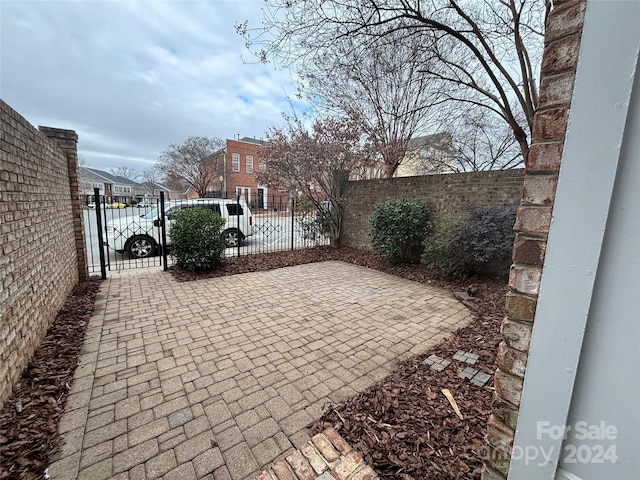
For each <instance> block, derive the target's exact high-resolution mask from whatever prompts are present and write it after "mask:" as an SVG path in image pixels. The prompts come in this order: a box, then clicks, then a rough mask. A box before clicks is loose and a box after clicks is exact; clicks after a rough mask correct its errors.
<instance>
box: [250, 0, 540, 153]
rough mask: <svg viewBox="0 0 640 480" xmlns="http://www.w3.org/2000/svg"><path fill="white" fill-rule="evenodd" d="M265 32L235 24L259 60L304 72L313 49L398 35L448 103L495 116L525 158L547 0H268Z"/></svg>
mask: <svg viewBox="0 0 640 480" xmlns="http://www.w3.org/2000/svg"><path fill="white" fill-rule="evenodd" d="M266 3H267V5H266V8H265V9H264V18H263V27H261V28H258V29H254V30H252V29H249V28H248V25H247V24H246V23H244V24H240V25H237V30H238V32H239V33H240V34H242V35H244V37H245V39H246V42H247V46H248V47H249V48H250V49H252V51H253V52H254V53H255V54H256V55H257V56H258V58H259V59H260V60H261V61H264V62H266V61H274V62H276V63H277V64H279V65H282V66H287V67H294V68H300V66H301V67H302V68H304V67H305V66H306V65H308V64H306V63H305V62H306V60H307V59H308V58H309V55H311V54H313V55H317V53H313V52H322V51H331V48H332V46H333V44H334V43H335V42H336V41H338V40H340V39H343V38H350V39H352V41H353V42H354V44H357V45H359V46H361V47H362V48H363V49H366V48H367V47H368V46H369V45H371V44H375V43H376V42H377V41H379V39H381V38H385V37H389V38H391V37H392V36H397V35H399V36H400V38H403V39H404V40H402V41H403V43H404V44H415V45H422V46H423V48H424V49H425V50H427V51H428V52H429V55H428V56H429V57H431V56H433V58H435V59H436V60H437V61H436V62H430V63H429V64H428V65H425V73H428V74H429V75H430V76H431V77H433V78H437V79H439V80H440V81H441V82H442V84H443V86H444V88H443V91H444V92H446V95H445V98H446V99H448V100H449V101H455V102H462V103H466V104H472V105H476V106H478V107H481V108H486V109H489V110H491V111H493V112H494V113H495V114H496V115H497V116H498V117H499V118H501V119H502V120H503V121H504V122H506V124H507V125H508V126H509V128H510V129H511V131H512V132H513V136H514V137H515V140H516V142H517V143H518V146H519V148H520V150H521V153H522V156H523V158H524V157H526V154H527V152H528V148H529V135H530V131H531V128H532V125H533V113H534V111H535V109H536V106H537V104H538V91H537V83H538V82H537V75H538V64H539V57H540V56H541V53H542V37H543V30H544V19H545V14H546V13H548V11H549V10H550V8H551V0H544V1H543V0H502V1H499V2H497V1H495V0H367V1H363V2H345V1H343V0H305V1H299V2H291V1H288V0H267V1H266Z"/></svg>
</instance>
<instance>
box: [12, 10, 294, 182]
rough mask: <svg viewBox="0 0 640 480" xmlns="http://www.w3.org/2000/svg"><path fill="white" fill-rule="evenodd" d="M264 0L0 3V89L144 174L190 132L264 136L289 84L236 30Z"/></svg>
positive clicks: (35, 115)
mask: <svg viewBox="0 0 640 480" xmlns="http://www.w3.org/2000/svg"><path fill="white" fill-rule="evenodd" d="M262 3H263V2H262V1H261V0H227V1H225V0H208V1H196V0H181V1H178V0H174V1H160V0H147V1H136V2H134V1H124V0H118V1H110V0H98V1H95V0H78V1H73V0H64V1H61V0H49V1H46V0H38V1H35V0H15V1H14V0H0V19H1V20H0V21H1V24H0V27H1V28H0V31H1V33H0V36H1V38H0V41H1V43H0V60H1V62H0V96H1V97H2V99H3V100H4V101H5V102H6V103H8V104H9V105H10V106H11V107H12V108H13V109H15V110H17V111H18V113H20V114H21V115H22V116H24V117H25V118H26V119H27V120H28V121H29V122H30V123H31V124H32V125H34V126H38V125H45V126H49V127H59V128H69V129H73V130H75V131H76V132H77V133H78V135H79V142H78V151H79V155H80V156H81V157H82V158H83V159H84V160H85V161H86V163H87V164H88V165H89V166H91V167H95V168H100V169H104V170H108V169H110V168H115V167H120V166H128V167H130V168H134V169H136V170H139V171H143V170H146V169H148V168H150V167H151V166H152V165H153V163H154V162H155V161H156V159H157V157H158V155H159V154H160V152H161V151H162V150H164V149H165V148H166V147H167V146H168V145H169V144H171V143H181V142H183V141H184V140H186V139H187V138H188V137H189V136H207V137H219V138H222V139H225V138H234V136H235V135H237V134H239V135H240V136H241V137H243V136H248V137H257V138H263V137H264V135H265V131H266V130H267V129H268V128H269V127H270V126H272V125H277V124H281V123H282V117H281V112H283V111H290V106H289V101H288V100H287V96H291V97H293V96H294V94H295V91H296V88H295V85H294V84H293V83H292V82H291V78H290V74H289V72H287V71H276V70H275V69H274V68H273V66H269V65H266V66H265V65H260V64H257V63H255V60H254V58H253V57H252V56H251V55H250V54H248V53H247V52H246V50H245V47H244V41H243V39H242V37H240V36H239V35H237V34H236V33H235V30H234V25H235V23H236V22H240V21H243V20H245V19H249V23H250V25H259V24H260V20H261V18H262V14H261V7H262ZM243 57H244V59H243ZM294 105H295V108H296V109H298V110H302V109H304V108H305V106H304V105H303V104H299V103H294Z"/></svg>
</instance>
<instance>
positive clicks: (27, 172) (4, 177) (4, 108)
mask: <svg viewBox="0 0 640 480" xmlns="http://www.w3.org/2000/svg"><path fill="white" fill-rule="evenodd" d="M46 130H48V133H49V134H53V133H55V134H56V135H58V137H59V138H58V140H54V141H52V140H50V139H49V138H47V136H46V135H45V134H43V133H41V132H39V131H38V130H36V129H35V128H34V127H33V126H32V125H30V124H29V123H28V122H27V121H26V120H25V119H24V118H23V117H22V116H20V115H19V114H18V113H17V112H15V111H14V110H13V109H12V108H11V107H9V106H8V105H7V104H6V103H5V102H3V101H2V100H0V133H1V137H0V251H1V253H2V255H1V256H0V282H1V284H0V287H1V288H0V406H1V404H2V403H3V402H4V401H5V400H6V399H7V397H8V396H9V395H10V394H11V390H12V387H13V385H14V383H15V382H16V381H17V380H18V379H19V377H20V375H21V374H22V371H23V370H24V368H25V367H26V365H27V364H28V362H29V360H30V359H31V357H32V356H33V354H34V352H35V350H36V348H37V347H38V345H39V344H40V342H41V340H42V338H43V337H44V335H45V333H46V331H47V328H48V327H49V325H50V323H51V321H52V320H53V319H54V318H55V315H56V314H57V312H58V311H59V309H60V308H61V306H62V305H63V303H64V301H65V299H66V297H67V296H68V294H69V293H70V292H71V290H72V288H73V287H74V286H75V285H76V284H77V283H78V280H79V279H80V278H81V277H82V278H84V277H83V275H86V271H85V272H83V275H79V263H80V265H85V264H84V263H83V262H86V260H85V257H84V243H82V245H81V252H82V259H81V261H80V262H79V260H78V259H79V254H78V250H77V249H76V247H77V245H78V242H79V241H80V239H81V238H82V228H80V235H76V231H77V230H76V227H77V225H78V224H79V225H80V226H81V225H82V219H81V217H80V216H79V209H80V204H79V189H78V188H77V187H78V185H77V153H76V148H75V145H76V142H77V136H76V134H75V132H73V131H70V130H57V129H46ZM58 141H62V142H63V143H65V144H66V147H65V149H66V152H69V155H67V153H66V152H65V150H62V149H61V148H60V147H59V146H58V144H57V143H58ZM74 161H75V163H76V167H75V177H74V175H73V172H72V175H71V176H70V175H69V164H70V163H71V164H73V162H74ZM72 187H73V188H75V189H76V190H74V191H73V192H72V190H71V188H72ZM74 202H75V203H76V204H77V205H76V207H74ZM76 208H77V212H75V213H74V210H75V209H76ZM80 268H86V265H85V266H81V267H80Z"/></svg>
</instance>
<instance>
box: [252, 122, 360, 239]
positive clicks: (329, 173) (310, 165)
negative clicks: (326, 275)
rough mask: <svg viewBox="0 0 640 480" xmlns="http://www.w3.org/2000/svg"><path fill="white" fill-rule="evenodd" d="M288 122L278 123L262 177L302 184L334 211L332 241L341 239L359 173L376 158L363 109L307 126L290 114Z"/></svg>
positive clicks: (285, 183)
mask: <svg viewBox="0 0 640 480" xmlns="http://www.w3.org/2000/svg"><path fill="white" fill-rule="evenodd" d="M286 120H287V122H286V126H285V127H272V128H271V129H270V130H269V131H268V132H267V135H266V140H267V142H266V144H265V146H263V147H262V148H261V152H260V157H261V158H262V159H263V160H264V162H265V167H266V168H265V171H264V172H260V173H259V174H258V179H259V181H260V182H262V183H265V184H268V185H272V186H279V187H285V188H290V189H294V190H297V191H299V192H302V193H303V194H304V195H305V196H306V197H308V198H310V199H311V200H312V201H313V203H314V205H315V206H316V208H317V209H323V206H322V204H323V202H326V201H329V202H330V204H331V206H330V207H329V208H324V209H323V210H324V211H325V213H326V214H327V215H328V217H329V220H330V222H329V229H330V236H331V242H332V244H334V245H335V244H337V243H339V239H340V228H341V222H342V214H343V212H344V201H345V199H346V198H347V197H348V196H349V194H350V191H351V188H350V187H349V179H350V178H354V177H357V176H358V175H359V174H360V173H361V172H362V171H363V170H366V168H367V167H368V165H369V164H370V162H371V155H370V152H371V149H370V147H369V145H368V144H367V143H366V142H365V141H364V140H363V131H362V128H361V123H360V121H359V119H358V118H357V115H355V114H353V115H352V116H351V117H342V118H326V119H316V120H315V121H314V122H313V124H312V125H311V128H310V129H307V128H306V127H305V126H304V124H303V122H302V121H301V120H300V119H299V118H297V117H286Z"/></svg>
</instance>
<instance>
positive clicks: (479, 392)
mask: <svg viewBox="0 0 640 480" xmlns="http://www.w3.org/2000/svg"><path fill="white" fill-rule="evenodd" d="M324 260H342V261H345V262H350V263H354V264H357V265H362V266H365V267H368V268H373V269H376V270H381V271H384V272H386V273H389V274H392V275H397V276H400V277H403V278H407V279H410V280H415V281H418V282H423V283H429V284H434V285H437V286H439V287H442V288H446V289H448V290H450V291H452V292H455V291H461V290H464V291H466V290H467V289H468V288H469V287H471V288H472V289H473V290H475V291H477V294H476V297H475V300H474V301H473V302H472V303H473V306H474V309H475V319H474V321H473V323H472V324H471V325H470V326H468V327H466V328H463V329H460V330H458V331H456V332H455V333H454V334H452V335H451V337H450V338H448V339H447V340H445V341H444V342H442V343H441V344H440V345H438V346H437V347H435V348H432V349H431V350H430V351H429V352H426V353H425V354H423V355H420V356H417V357H414V358H411V359H409V360H407V361H405V362H403V363H402V364H401V365H400V366H399V367H398V368H397V369H396V370H395V371H394V372H393V373H392V374H391V375H390V376H388V377H387V378H386V379H384V380H382V381H381V382H379V383H378V384H376V385H375V386H373V387H372V388H370V389H369V390H368V391H366V392H363V393H361V394H359V395H357V396H355V397H354V398H351V399H349V400H348V401H346V402H344V403H342V404H340V405H327V409H326V413H325V415H324V416H323V417H322V419H320V421H318V422H316V424H315V425H313V427H312V428H311V430H310V432H311V433H315V432H317V431H320V430H322V429H323V428H325V427H326V426H328V425H331V426H334V427H335V428H336V429H337V430H338V431H339V432H340V434H341V435H342V436H343V437H344V438H345V439H346V440H348V441H349V442H350V443H351V444H352V446H353V447H354V448H355V449H357V450H358V451H360V452H361V453H362V454H363V456H364V457H365V459H366V461H367V462H368V463H369V464H370V465H371V466H372V467H373V468H375V469H376V471H377V472H378V474H379V475H380V476H381V477H383V478H385V479H400V480H410V479H415V480H419V479H427V478H429V479H433V480H436V479H453V478H460V479H477V478H480V469H481V467H482V463H481V460H480V458H479V456H478V454H477V452H478V451H479V450H480V449H481V447H482V446H483V445H484V433H485V426H486V422H487V419H488V416H489V411H490V405H491V400H492V396H493V383H492V381H491V380H490V381H489V382H488V383H487V384H486V385H485V386H483V387H478V386H475V385H472V384H471V383H470V382H469V381H468V380H464V379H462V378H460V377H459V376H458V374H459V372H460V371H461V370H462V368H464V367H465V366H467V365H465V364H464V363H461V362H457V361H455V360H452V357H453V355H454V354H455V353H456V352H457V351H460V350H462V351H465V352H472V353H475V354H477V355H478V356H479V359H478V361H477V363H476V364H475V365H473V368H475V369H477V370H479V371H482V372H485V373H487V374H490V375H492V374H493V371H494V369H495V366H494V365H495V355H496V350H497V346H498V343H499V341H500V335H499V328H500V322H501V320H502V313H503V307H504V296H505V293H506V279H497V278H493V277H474V278H470V279H466V280H464V281H447V280H444V279H440V278H438V277H437V276H435V275H434V274H433V272H432V271H431V270H430V269H429V268H428V267H426V266H425V265H408V266H392V265H389V264H387V263H386V262H385V261H384V260H382V259H380V258H378V257H376V256H375V255H373V254H372V253H370V252H365V251H360V250H356V249H352V248H338V249H334V248H330V247H319V248H315V249H307V250H295V251H287V252H277V253H270V254H262V255H253V256H245V257H240V258H230V259H227V260H226V261H225V264H224V265H223V267H222V268H221V269H219V270H217V271H215V272H210V273H207V274H194V273H190V272H184V271H180V270H177V269H172V270H171V273H172V275H173V276H174V277H175V278H176V279H177V280H178V281H189V280H194V279H200V278H208V277H215V276H223V275H234V274H238V273H246V272H255V271H260V270H270V269H275V268H281V267H285V266H291V265H299V264H303V263H311V262H318V261H324ZM99 285H100V280H99V279H98V278H97V277H92V278H91V280H90V281H88V282H86V283H84V284H83V285H79V286H78V287H77V288H76V289H75V290H74V292H73V293H72V294H71V295H70V296H69V298H68V300H67V302H66V303H65V305H64V307H63V308H62V309H61V311H60V312H59V314H58V316H57V317H56V319H55V321H54V323H53V324H52V326H51V327H50V329H49V331H48V332H47V335H46V337H45V339H44V341H43V342H42V344H41V346H40V348H39V349H38V351H37V352H36V354H35V356H34V358H33V359H32V361H31V362H30V364H29V366H28V367H27V369H26V370H25V372H24V374H23V376H22V378H21V379H20V381H19V382H18V384H16V385H15V387H14V392H13V394H12V396H11V398H9V399H8V400H7V401H6V402H5V403H4V406H3V409H2V410H1V411H0V479H1V480H5V479H42V478H43V473H44V469H45V468H46V466H47V463H48V458H49V455H51V454H52V453H53V452H54V451H55V450H56V449H57V448H58V447H59V445H60V444H59V442H60V438H59V436H58V435H57V433H56V432H57V426H58V422H59V420H60V417H61V416H62V413H63V412H64V406H65V403H66V399H67V395H68V392H69V388H70V385H71V383H72V382H73V374H74V371H75V368H76V365H77V360H78V355H79V353H80V349H81V347H82V342H83V339H84V334H85V330H86V326H87V322H88V320H89V318H90V317H91V314H92V312H93V309H94V304H95V297H96V294H97V291H98V288H99ZM431 354H435V355H438V356H439V357H442V358H446V359H448V360H450V361H451V364H450V365H449V366H448V367H447V368H446V369H445V370H443V371H441V372H436V371H433V370H431V369H430V368H429V367H428V366H427V365H424V364H423V363H422V362H423V360H424V359H425V358H426V357H427V356H429V355H431ZM443 389H448V390H449V392H450V394H451V396H452V398H453V399H454V401H455V404H456V406H457V407H458V408H459V411H460V414H461V416H462V419H461V418H460V417H459V416H458V415H457V414H456V413H455V411H454V409H453V406H452V404H451V403H450V401H449V400H447V397H446V396H445V395H444V393H443V391H442V390H443Z"/></svg>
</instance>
